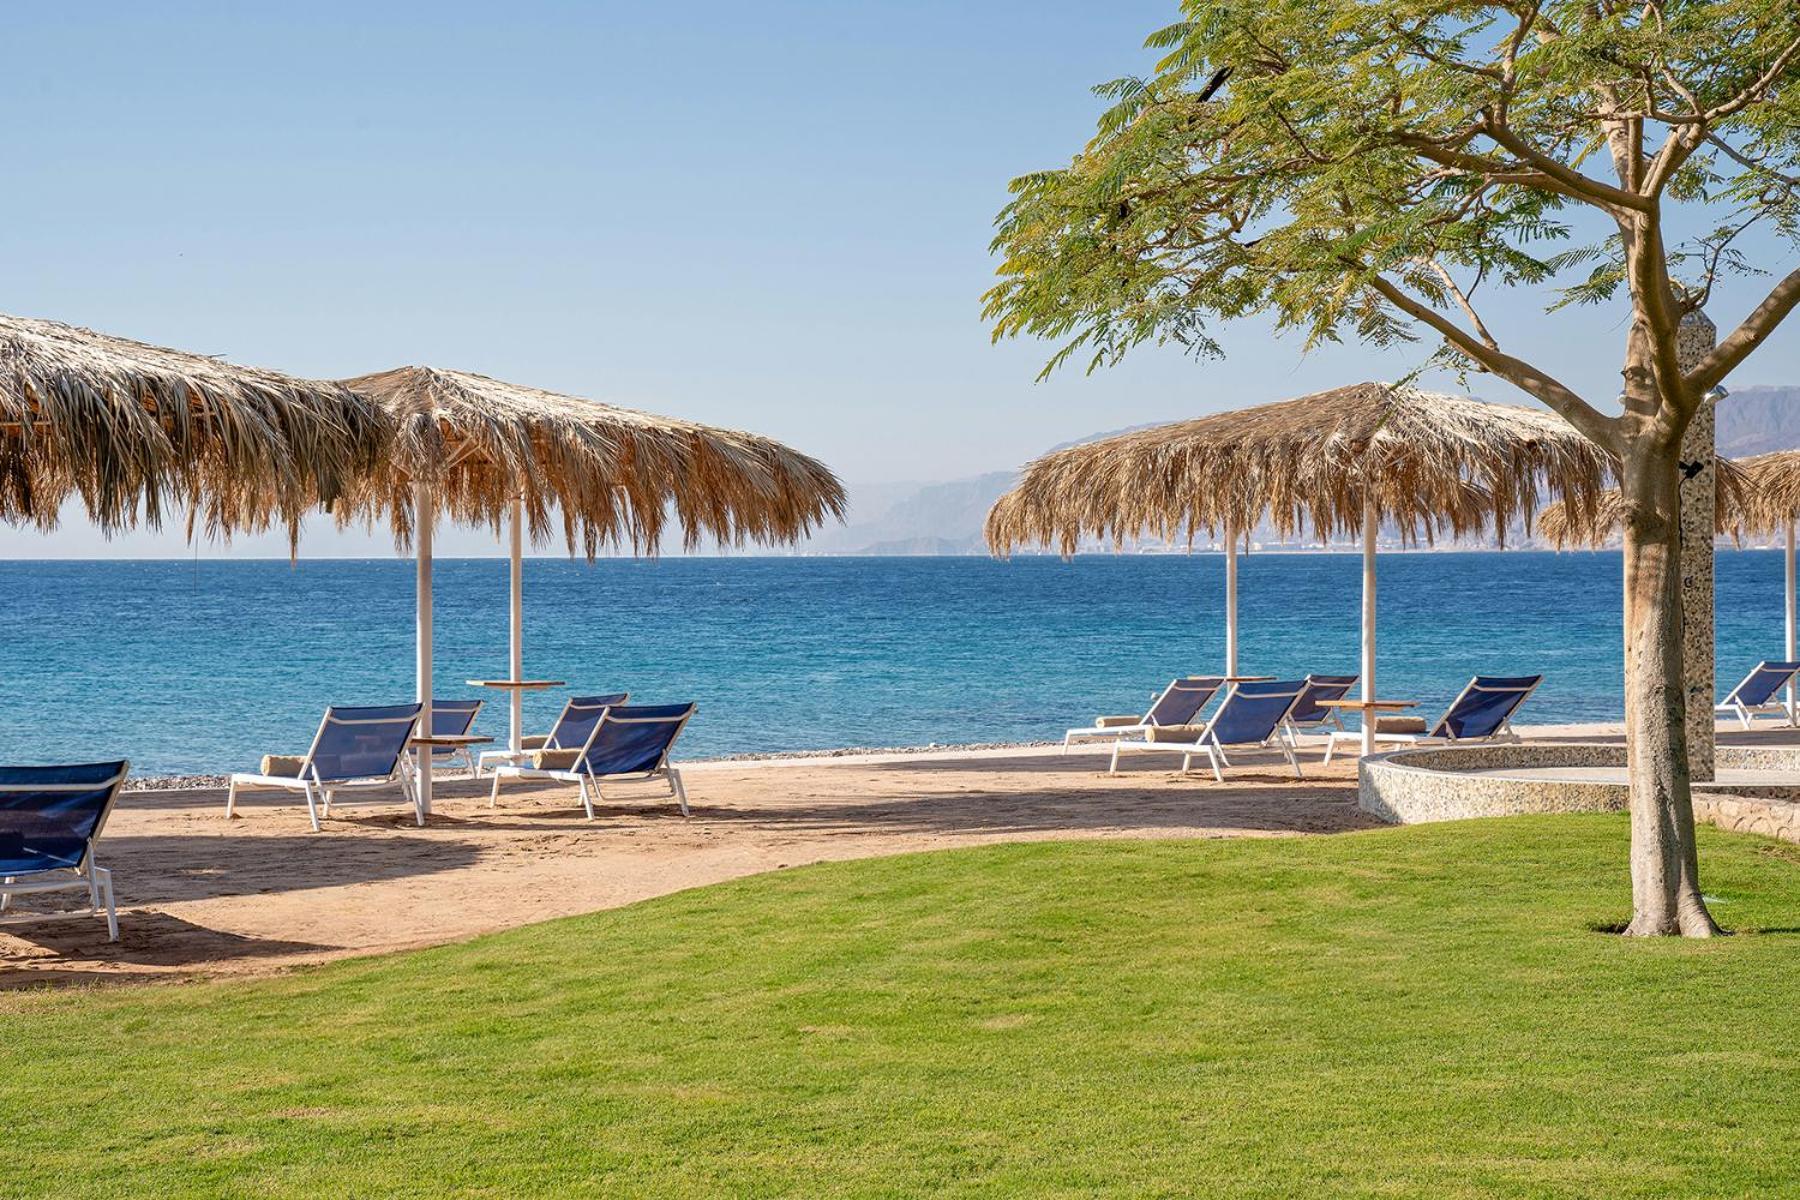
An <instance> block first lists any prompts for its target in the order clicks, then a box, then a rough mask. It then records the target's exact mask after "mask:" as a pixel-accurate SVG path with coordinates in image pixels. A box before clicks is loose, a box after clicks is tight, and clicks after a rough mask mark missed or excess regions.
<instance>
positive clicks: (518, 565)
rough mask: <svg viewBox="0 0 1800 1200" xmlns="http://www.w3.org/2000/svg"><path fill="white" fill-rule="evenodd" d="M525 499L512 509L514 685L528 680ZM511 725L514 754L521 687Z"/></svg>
mask: <svg viewBox="0 0 1800 1200" xmlns="http://www.w3.org/2000/svg"><path fill="white" fill-rule="evenodd" d="M524 546H525V498H524V497H523V496H521V497H519V498H518V499H516V500H514V501H513V506H512V641H511V644H510V646H509V650H510V655H511V656H510V657H509V658H508V659H507V661H508V663H509V664H511V668H512V670H511V673H510V674H509V675H508V676H507V678H509V679H511V680H512V681H513V682H514V683H517V682H518V681H519V680H521V679H523V678H525V565H524V556H525V550H524ZM509 715H510V718H511V719H510V723H509V724H508V727H507V735H506V748H507V749H508V750H511V751H512V752H513V753H514V754H517V753H519V752H520V750H521V749H522V748H523V746H524V734H523V732H522V731H523V729H524V718H525V693H524V691H523V690H521V689H520V688H517V687H515V688H513V689H512V699H511V701H510V708H509Z"/></svg>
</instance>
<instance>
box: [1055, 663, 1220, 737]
mask: <svg viewBox="0 0 1800 1200" xmlns="http://www.w3.org/2000/svg"><path fill="white" fill-rule="evenodd" d="M1217 678H1218V676H1216V675H1184V676H1182V677H1181V678H1180V679H1177V680H1175V681H1173V682H1172V683H1170V684H1169V686H1168V687H1166V688H1164V689H1163V690H1162V691H1160V692H1158V693H1156V695H1154V696H1152V697H1151V698H1150V707H1149V709H1147V710H1146V711H1145V713H1144V719H1142V720H1139V721H1137V722H1136V723H1135V724H1131V725H1083V726H1082V727H1080V728H1079V729H1071V730H1069V731H1068V732H1067V733H1065V734H1063V746H1062V752H1063V753H1064V754H1067V753H1068V752H1069V746H1070V745H1071V744H1072V743H1073V742H1074V740H1075V739H1076V738H1112V739H1113V740H1114V741H1115V742H1116V741H1118V740H1120V739H1121V738H1126V737H1130V736H1131V735H1132V734H1134V733H1143V732H1144V731H1145V730H1148V729H1154V728H1157V727H1158V726H1157V724H1156V722H1154V721H1152V720H1149V716H1150V714H1151V713H1153V712H1155V711H1156V706H1157V705H1159V704H1161V703H1162V702H1163V697H1164V696H1167V695H1168V694H1169V693H1170V692H1172V691H1174V690H1175V685H1176V684H1177V683H1190V682H1192V681H1193V680H1196V679H1217ZM1229 686H1230V685H1229V684H1227V683H1225V682H1224V681H1222V680H1221V681H1220V683H1219V686H1218V687H1216V688H1214V689H1213V694H1212V695H1210V696H1208V697H1207V698H1206V704H1202V705H1201V706H1200V707H1201V708H1202V709H1204V708H1205V707H1206V705H1207V704H1211V703H1212V702H1213V701H1214V700H1215V699H1217V698H1218V695H1219V693H1220V692H1222V691H1225V690H1226V689H1227V688H1228V687H1229ZM1195 715H1196V716H1198V715H1199V713H1198V712H1196V713H1195Z"/></svg>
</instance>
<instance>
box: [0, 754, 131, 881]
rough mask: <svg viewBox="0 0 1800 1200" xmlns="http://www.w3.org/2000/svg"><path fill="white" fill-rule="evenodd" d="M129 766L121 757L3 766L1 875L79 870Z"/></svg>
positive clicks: (0, 773)
mask: <svg viewBox="0 0 1800 1200" xmlns="http://www.w3.org/2000/svg"><path fill="white" fill-rule="evenodd" d="M130 769H131V764H130V763H128V762H122V761H121V762H98V763H79V764H75V765H72V766H64V767H0V876H6V875H26V874H30V873H31V872H33V871H54V870H57V869H59V868H62V867H70V868H74V869H77V870H79V869H80V868H81V867H82V866H83V865H84V864H85V863H86V862H87V859H88V856H89V855H90V854H92V853H93V849H94V839H95V838H97V837H99V836H100V830H101V829H102V828H104V827H105V825H106V817H107V814H109V813H110V812H112V806H113V801H115V800H116V799H118V796H119V786H120V785H121V784H123V783H124V782H125V776H126V773H127V772H129V771H130Z"/></svg>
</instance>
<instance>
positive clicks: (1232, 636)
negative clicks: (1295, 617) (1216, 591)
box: [1225, 521, 1238, 675]
mask: <svg viewBox="0 0 1800 1200" xmlns="http://www.w3.org/2000/svg"><path fill="white" fill-rule="evenodd" d="M1237 572H1238V562H1237V529H1236V527H1234V526H1233V525H1232V524H1231V522H1229V521H1227V522H1226V523H1225V674H1226V675H1236V674H1237V673H1238V614H1237V596H1238V576H1237Z"/></svg>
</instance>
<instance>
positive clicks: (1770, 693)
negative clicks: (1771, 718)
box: [1713, 662, 1800, 729]
mask: <svg viewBox="0 0 1800 1200" xmlns="http://www.w3.org/2000/svg"><path fill="white" fill-rule="evenodd" d="M1797 671H1800V662H1760V663H1757V664H1756V669H1755V670H1753V671H1751V672H1750V673H1749V674H1748V675H1746V676H1744V681H1743V682H1742V683H1740V684H1738V685H1737V686H1736V687H1734V688H1732V689H1731V694H1730V695H1728V696H1726V697H1725V700H1724V702H1723V703H1721V704H1716V705H1714V706H1713V711H1715V712H1720V713H1725V714H1726V715H1728V716H1733V717H1736V718H1737V719H1738V720H1740V721H1742V722H1743V723H1744V728H1745V729H1748V728H1750V726H1751V724H1752V720H1751V719H1752V718H1753V717H1755V716H1756V714H1758V713H1779V714H1780V715H1782V716H1783V717H1789V718H1790V721H1791V714H1790V713H1789V712H1788V708H1787V705H1786V703H1784V702H1783V701H1781V700H1778V699H1776V694H1777V693H1779V692H1780V691H1781V690H1782V689H1783V688H1785V687H1787V686H1788V685H1789V684H1790V683H1792V682H1794V674H1795V672H1797Z"/></svg>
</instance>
